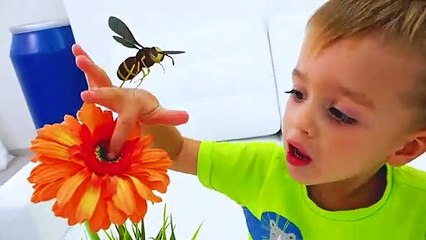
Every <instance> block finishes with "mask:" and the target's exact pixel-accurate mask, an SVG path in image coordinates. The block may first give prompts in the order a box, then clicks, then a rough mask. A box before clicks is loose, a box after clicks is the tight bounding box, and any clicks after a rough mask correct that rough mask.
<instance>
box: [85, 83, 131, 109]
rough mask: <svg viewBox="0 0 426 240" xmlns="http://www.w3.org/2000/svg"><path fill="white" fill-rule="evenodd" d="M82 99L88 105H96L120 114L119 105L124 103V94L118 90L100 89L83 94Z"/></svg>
mask: <svg viewBox="0 0 426 240" xmlns="http://www.w3.org/2000/svg"><path fill="white" fill-rule="evenodd" d="M80 96H81V99H82V100H83V101H84V102H86V103H96V104H99V105H102V106H104V107H106V108H109V109H111V110H113V111H115V112H119V111H120V109H118V108H119V105H120V103H121V102H122V101H123V99H122V98H123V94H120V92H119V91H118V89H116V88H98V89H95V90H86V91H83V92H81V94H80Z"/></svg>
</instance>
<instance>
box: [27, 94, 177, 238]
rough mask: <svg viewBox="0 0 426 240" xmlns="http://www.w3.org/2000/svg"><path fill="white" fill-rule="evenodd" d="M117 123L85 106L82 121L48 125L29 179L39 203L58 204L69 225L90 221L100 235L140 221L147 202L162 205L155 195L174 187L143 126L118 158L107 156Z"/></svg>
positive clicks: (164, 158)
mask: <svg viewBox="0 0 426 240" xmlns="http://www.w3.org/2000/svg"><path fill="white" fill-rule="evenodd" d="M115 124H116V121H115V120H114V119H113V116H112V112H111V111H102V110H101V109H100V108H99V107H96V106H95V105H94V104H86V103H84V104H83V106H82V108H81V109H80V111H79V112H78V114H77V119H76V118H74V117H72V116H69V115H66V116H65V117H64V121H63V122H62V123H60V124H59V123H57V124H52V125H45V126H44V127H43V128H41V129H40V130H39V131H38V135H37V136H36V138H35V139H34V140H33V141H32V146H31V150H32V151H34V152H35V154H34V156H33V158H32V159H31V160H32V161H34V162H39V163H40V164H39V165H37V166H36V167H35V168H34V169H33V170H32V172H31V175H30V176H29V178H28V180H29V182H31V183H33V184H34V185H33V187H34V189H35V190H34V193H33V196H32V199H31V201H32V202H34V203H37V202H41V201H48V200H52V199H56V201H55V203H54V205H53V208H52V210H53V212H54V214H55V216H58V217H63V218H67V219H68V224H69V225H74V224H77V223H82V222H84V221H86V220H88V223H89V226H90V229H91V230H92V231H93V232H97V231H99V230H100V229H108V228H109V227H110V225H111V224H116V225H121V224H123V223H124V222H125V221H126V220H127V219H129V218H130V220H131V221H133V222H135V223H136V222H139V221H141V220H142V219H143V218H144V216H145V214H146V210H147V202H146V201H147V200H148V201H151V202H153V203H155V202H161V201H162V199H161V198H160V197H158V196H156V195H155V194H154V192H153V190H156V191H158V192H161V193H165V192H166V190H167V186H168V184H169V177H168V175H167V168H168V167H170V165H171V160H170V158H169V157H168V154H167V152H166V151H164V150H161V149H154V148H148V145H149V144H150V143H151V137H150V136H142V137H141V136H140V131H139V130H140V128H139V126H137V127H135V129H134V131H133V132H132V133H131V134H130V135H129V136H128V139H127V141H126V143H125V144H124V146H123V148H122V150H121V154H120V156H119V157H118V158H117V159H114V160H109V159H107V157H106V153H107V150H108V143H109V140H110V139H111V136H112V133H113V130H114V126H115Z"/></svg>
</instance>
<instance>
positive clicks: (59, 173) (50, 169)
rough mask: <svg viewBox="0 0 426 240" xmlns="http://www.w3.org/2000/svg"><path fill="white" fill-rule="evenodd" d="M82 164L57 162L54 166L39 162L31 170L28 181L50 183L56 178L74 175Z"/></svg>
mask: <svg viewBox="0 0 426 240" xmlns="http://www.w3.org/2000/svg"><path fill="white" fill-rule="evenodd" d="M82 167H83V166H81V165H78V164H75V163H72V162H59V163H58V164H56V165H55V166H52V165H49V164H44V163H42V164H40V165H38V166H36V167H35V168H33V169H32V170H31V174H30V176H29V177H28V181H29V182H31V183H39V184H41V183H50V182H53V181H56V180H58V179H67V178H69V177H71V176H73V175H75V174H76V173H77V172H78V171H80V170H81V169H82Z"/></svg>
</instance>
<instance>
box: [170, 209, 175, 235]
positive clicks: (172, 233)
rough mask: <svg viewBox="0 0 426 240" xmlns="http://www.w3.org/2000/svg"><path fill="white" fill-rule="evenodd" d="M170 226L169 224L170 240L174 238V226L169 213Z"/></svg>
mask: <svg viewBox="0 0 426 240" xmlns="http://www.w3.org/2000/svg"><path fill="white" fill-rule="evenodd" d="M170 226H171V235H170V240H176V236H175V226H173V216H172V214H170Z"/></svg>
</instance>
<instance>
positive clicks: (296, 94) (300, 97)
mask: <svg viewBox="0 0 426 240" xmlns="http://www.w3.org/2000/svg"><path fill="white" fill-rule="evenodd" d="M285 93H290V94H291V95H293V96H294V97H295V98H296V99H297V100H303V93H302V92H301V91H298V90H295V89H292V90H290V91H287V92H285Z"/></svg>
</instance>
